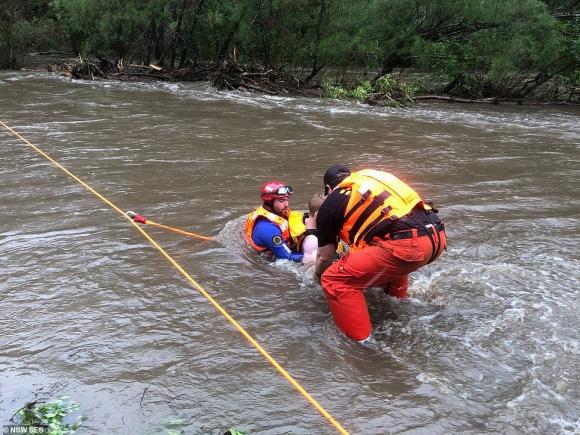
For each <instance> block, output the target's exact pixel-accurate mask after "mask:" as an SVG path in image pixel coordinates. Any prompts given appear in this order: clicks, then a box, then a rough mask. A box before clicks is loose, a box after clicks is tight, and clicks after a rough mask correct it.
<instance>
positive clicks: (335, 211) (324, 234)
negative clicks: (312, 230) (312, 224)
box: [316, 189, 350, 247]
mask: <svg viewBox="0 0 580 435" xmlns="http://www.w3.org/2000/svg"><path fill="white" fill-rule="evenodd" d="M349 198H350V190H345V189H337V190H335V191H333V192H331V193H330V195H328V196H327V197H326V199H325V200H324V202H323V203H322V205H321V206H320V210H318V214H317V215H316V228H317V230H318V246H319V247H321V246H326V245H329V244H331V243H332V244H334V245H335V246H336V244H337V242H338V235H339V234H340V229H341V228H342V224H343V223H344V211H345V210H346V206H347V204H348V200H349Z"/></svg>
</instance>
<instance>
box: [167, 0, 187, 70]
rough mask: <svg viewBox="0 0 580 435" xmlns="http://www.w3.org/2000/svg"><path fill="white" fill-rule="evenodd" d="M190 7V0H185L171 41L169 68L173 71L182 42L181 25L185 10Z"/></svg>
mask: <svg viewBox="0 0 580 435" xmlns="http://www.w3.org/2000/svg"><path fill="white" fill-rule="evenodd" d="M187 6H188V0H183V1H182V3H181V9H180V10H179V14H178V15H177V24H176V26H175V32H174V33H173V38H172V41H171V52H170V55H169V68H171V69H173V67H174V66H175V53H176V52H177V45H178V44H179V43H180V42H181V25H182V23H183V16H184V15H185V10H186V9H187Z"/></svg>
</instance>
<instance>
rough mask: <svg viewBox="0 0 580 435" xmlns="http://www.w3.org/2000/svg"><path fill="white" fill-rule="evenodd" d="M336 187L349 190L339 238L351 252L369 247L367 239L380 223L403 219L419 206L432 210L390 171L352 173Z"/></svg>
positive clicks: (371, 170) (366, 170)
mask: <svg viewBox="0 0 580 435" xmlns="http://www.w3.org/2000/svg"><path fill="white" fill-rule="evenodd" d="M336 188H337V189H344V190H345V191H347V190H350V194H349V196H350V198H349V201H348V204H347V206H346V210H345V212H344V217H345V218H344V223H343V225H342V229H341V230H340V238H341V239H342V240H343V241H344V242H346V243H347V244H348V245H349V246H350V247H351V250H352V251H355V250H358V249H361V248H363V247H365V246H366V244H367V243H366V241H365V239H364V237H365V236H366V235H367V234H368V233H369V231H371V230H372V229H373V228H374V227H375V226H376V225H378V224H379V223H381V222H384V221H385V220H388V219H390V220H395V219H398V218H401V217H403V216H405V215H406V214H408V213H409V212H410V211H411V210H412V209H413V207H415V206H416V205H417V204H419V203H421V204H422V205H423V207H424V208H425V209H426V210H429V209H430V207H429V206H427V205H425V204H423V201H422V199H421V197H420V196H419V195H418V194H417V192H415V191H414V190H413V189H412V188H411V187H409V186H408V185H407V184H405V183H404V182H402V181H401V180H399V179H398V178H397V177H395V176H394V175H392V174H389V173H388V172H383V171H376V170H373V169H364V170H362V171H358V172H353V173H351V174H350V175H349V176H348V177H347V178H345V179H344V180H343V181H342V182H341V183H340V184H339V185H338V186H337V187H336Z"/></svg>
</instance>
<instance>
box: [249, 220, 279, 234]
mask: <svg viewBox="0 0 580 435" xmlns="http://www.w3.org/2000/svg"><path fill="white" fill-rule="evenodd" d="M254 231H260V232H272V231H277V232H280V228H278V226H277V225H276V224H275V223H274V222H270V221H269V220H268V219H258V220H257V221H256V224H255V225H254Z"/></svg>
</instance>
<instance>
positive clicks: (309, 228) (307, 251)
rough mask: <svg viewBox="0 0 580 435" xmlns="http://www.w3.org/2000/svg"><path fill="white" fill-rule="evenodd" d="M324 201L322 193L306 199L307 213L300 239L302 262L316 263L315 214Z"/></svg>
mask: <svg viewBox="0 0 580 435" xmlns="http://www.w3.org/2000/svg"><path fill="white" fill-rule="evenodd" d="M323 202H324V195H323V194H322V193H317V194H315V195H314V196H313V197H312V198H311V199H310V201H308V215H306V217H305V220H304V223H305V224H306V232H305V233H304V239H303V240H302V252H303V253H304V258H303V259H302V263H304V264H314V263H316V252H317V250H318V231H317V230H316V215H317V214H318V210H320V206H321V205H322V203H323Z"/></svg>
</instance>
